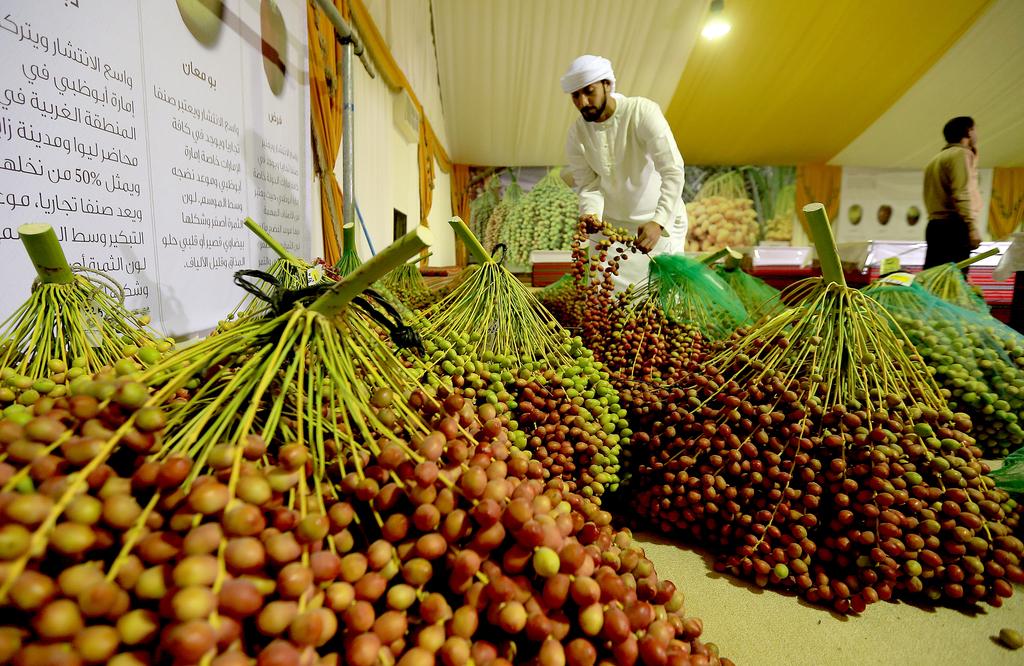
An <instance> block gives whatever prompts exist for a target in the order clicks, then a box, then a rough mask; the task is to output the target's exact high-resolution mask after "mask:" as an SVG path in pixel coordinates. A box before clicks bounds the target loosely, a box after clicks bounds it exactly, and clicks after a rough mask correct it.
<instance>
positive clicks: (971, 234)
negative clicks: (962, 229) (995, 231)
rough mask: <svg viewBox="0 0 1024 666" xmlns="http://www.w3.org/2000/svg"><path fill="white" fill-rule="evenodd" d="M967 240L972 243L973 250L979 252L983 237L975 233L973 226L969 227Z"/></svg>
mask: <svg viewBox="0 0 1024 666" xmlns="http://www.w3.org/2000/svg"><path fill="white" fill-rule="evenodd" d="M967 239H968V240H969V241H970V244H971V249H972V250H977V249H978V248H979V247H981V236H980V235H978V232H977V231H975V229H974V225H973V224H968V225H967Z"/></svg>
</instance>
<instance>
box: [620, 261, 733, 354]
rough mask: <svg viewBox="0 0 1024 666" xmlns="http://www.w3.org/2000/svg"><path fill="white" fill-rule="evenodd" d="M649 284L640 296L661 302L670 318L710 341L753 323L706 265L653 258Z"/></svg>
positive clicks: (724, 285) (726, 286) (643, 288)
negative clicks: (687, 325) (695, 330)
mask: <svg viewBox="0 0 1024 666" xmlns="http://www.w3.org/2000/svg"><path fill="white" fill-rule="evenodd" d="M649 271H650V274H649V279H648V283H647V284H646V285H645V286H644V287H642V288H641V289H640V290H639V292H638V294H639V295H640V296H641V297H645V298H651V297H654V298H658V299H659V300H660V302H661V307H662V309H663V310H664V311H665V314H666V316H668V318H669V319H670V320H671V321H673V322H675V323H678V324H689V325H692V326H695V327H696V328H697V329H698V330H699V331H700V332H701V333H702V334H703V335H704V336H705V337H706V338H710V339H714V340H721V339H723V338H726V337H728V336H729V335H731V334H732V332H733V331H735V330H736V329H737V328H738V327H740V326H744V325H746V324H748V323H750V316H749V315H748V314H747V310H746V308H744V307H743V302H742V301H741V300H740V298H739V297H738V296H737V295H736V292H735V291H733V289H732V287H730V286H729V285H728V284H727V283H726V282H725V281H724V280H723V279H722V278H720V277H718V275H716V274H715V272H714V271H713V270H711V269H710V268H708V267H707V266H706V265H704V264H703V263H702V262H700V261H697V260H696V259H691V258H689V257H685V256H683V255H679V254H661V255H658V256H656V257H651V265H650V269H649Z"/></svg>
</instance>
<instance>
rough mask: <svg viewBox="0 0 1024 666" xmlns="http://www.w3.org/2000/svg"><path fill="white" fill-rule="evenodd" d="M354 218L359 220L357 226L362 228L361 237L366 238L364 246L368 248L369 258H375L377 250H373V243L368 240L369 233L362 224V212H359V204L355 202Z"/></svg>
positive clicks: (363, 223)
mask: <svg viewBox="0 0 1024 666" xmlns="http://www.w3.org/2000/svg"><path fill="white" fill-rule="evenodd" d="M355 204H356V217H358V218H359V226H361V227H362V228H363V237H364V238H366V244H367V245H369V246H370V256H373V257H376V256H377V250H375V249H374V248H373V241H372V240H370V232H369V231H368V230H367V229H366V222H363V212H362V211H361V210H359V202H358V201H356V202H355Z"/></svg>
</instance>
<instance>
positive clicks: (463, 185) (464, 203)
mask: <svg viewBox="0 0 1024 666" xmlns="http://www.w3.org/2000/svg"><path fill="white" fill-rule="evenodd" d="M451 184H452V215H456V216H458V217H460V218H462V221H463V222H465V223H466V224H469V165H468V164H455V165H453V166H452V180H451ZM467 259H468V257H467V253H466V245H465V244H464V243H463V242H462V241H461V240H459V239H458V237H456V239H455V263H456V265H458V266H465V265H466V263H467Z"/></svg>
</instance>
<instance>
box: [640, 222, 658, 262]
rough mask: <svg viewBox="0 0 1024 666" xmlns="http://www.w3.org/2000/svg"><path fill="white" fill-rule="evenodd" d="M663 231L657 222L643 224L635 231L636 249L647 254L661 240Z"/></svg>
mask: <svg viewBox="0 0 1024 666" xmlns="http://www.w3.org/2000/svg"><path fill="white" fill-rule="evenodd" d="M662 231H663V229H662V228H661V225H660V224H658V223H657V222H644V223H643V224H641V225H640V228H639V229H637V231H636V247H637V249H638V250H640V251H641V252H643V253H644V254H647V253H648V252H650V251H651V250H653V249H654V246H655V245H657V244H658V241H659V240H661V232H662Z"/></svg>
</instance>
